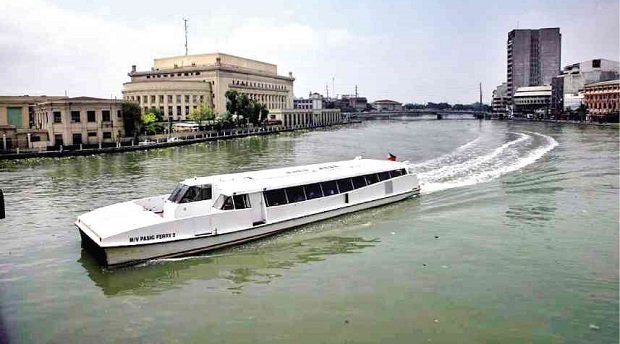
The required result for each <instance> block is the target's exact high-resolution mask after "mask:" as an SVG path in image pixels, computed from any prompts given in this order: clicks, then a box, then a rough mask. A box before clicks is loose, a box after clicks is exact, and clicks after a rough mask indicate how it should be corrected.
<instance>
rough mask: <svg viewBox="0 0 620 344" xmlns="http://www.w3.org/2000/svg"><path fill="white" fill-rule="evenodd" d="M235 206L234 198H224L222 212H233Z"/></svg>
mask: <svg viewBox="0 0 620 344" xmlns="http://www.w3.org/2000/svg"><path fill="white" fill-rule="evenodd" d="M233 209H235V206H234V205H233V198H232V197H230V196H224V203H223V204H222V210H233Z"/></svg>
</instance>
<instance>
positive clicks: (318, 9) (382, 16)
mask: <svg viewBox="0 0 620 344" xmlns="http://www.w3.org/2000/svg"><path fill="white" fill-rule="evenodd" d="M0 2H1V3H2V5H1V6H0V7H1V8H0V66H1V67H0V95H23V94H30V95H35V94H47V95H63V94H64V93H65V90H66V91H67V92H68V95H69V96H80V95H88V96H99V97H110V96H117V97H120V95H121V88H122V83H123V82H126V81H128V79H129V78H128V76H127V72H128V71H129V69H130V68H131V65H133V64H135V65H137V66H138V69H139V70H147V69H150V67H151V66H152V64H153V58H155V57H163V56H172V55H182V54H184V33H183V20H182V18H184V17H186V18H189V52H190V54H198V53H208V52H216V51H219V52H223V53H229V54H233V55H239V56H242V57H248V58H253V59H257V60H260V61H265V62H270V63H274V64H277V65H278V72H279V74H283V75H287V74H288V72H289V71H292V72H293V75H294V76H295V77H296V80H295V95H296V96H304V97H306V96H307V95H308V92H309V91H318V92H321V93H325V86H326V84H329V88H330V90H329V92H330V95H332V94H333V92H334V90H332V77H333V78H334V79H335V82H334V84H335V93H336V94H352V93H354V88H355V85H357V86H358V90H359V93H360V95H362V96H367V97H368V98H369V100H376V99H381V98H388V99H394V100H398V101H401V102H418V103H425V102H428V101H434V102H440V101H447V102H450V103H459V102H460V103H471V102H474V101H477V99H478V82H482V85H483V93H484V101H485V102H488V101H489V100H490V96H491V91H492V90H493V89H494V87H495V86H497V85H498V84H499V83H500V82H502V81H505V78H506V48H505V44H506V37H507V33H508V31H510V30H511V29H514V28H517V26H518V27H519V28H540V27H560V30H561V33H562V65H567V64H571V63H576V62H579V61H584V60H588V59H592V58H608V59H613V60H618V59H619V57H618V55H619V54H620V52H619V47H618V45H619V43H618V42H619V30H620V28H619V5H618V0H588V1H583V0H580V1H573V0H563V1H542V0H520V1H498V0H496V1H482V0H469V1H462V0H454V1H448V0H446V1H438V0H434V1H431V0H429V1H304V2H302V1H278V0H273V1H272V0H261V1H243V0H235V1H221V0H219V1H211V0H199V1H158V0H154V1H127V0H123V1H120V0H108V1H100V2H98V1H79V2H78V1H72V0H64V1H62V0H54V1H51V0H50V1H46V0H19V1H10V0H0Z"/></svg>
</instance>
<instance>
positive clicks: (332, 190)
mask: <svg viewBox="0 0 620 344" xmlns="http://www.w3.org/2000/svg"><path fill="white" fill-rule="evenodd" d="M321 188H323V193H324V194H325V196H331V195H335V194H337V193H338V185H337V184H336V182H335V181H329V182H323V183H321Z"/></svg>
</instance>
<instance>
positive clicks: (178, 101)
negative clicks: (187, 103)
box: [177, 94, 181, 103]
mask: <svg viewBox="0 0 620 344" xmlns="http://www.w3.org/2000/svg"><path fill="white" fill-rule="evenodd" d="M180 102H181V95H180V94H177V103H180Z"/></svg>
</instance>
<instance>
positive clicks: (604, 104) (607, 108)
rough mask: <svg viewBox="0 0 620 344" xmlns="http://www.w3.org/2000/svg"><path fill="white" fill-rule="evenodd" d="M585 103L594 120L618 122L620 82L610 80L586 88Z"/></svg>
mask: <svg viewBox="0 0 620 344" xmlns="http://www.w3.org/2000/svg"><path fill="white" fill-rule="evenodd" d="M583 93H584V98H583V102H584V104H586V106H587V107H588V114H589V115H590V116H591V119H592V120H599V121H607V122H612V121H613V122H617V121H618V112H619V111H620V105H619V104H620V80H618V79H616V80H608V81H603V82H597V83H593V84H587V85H585V86H584V92H583Z"/></svg>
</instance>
